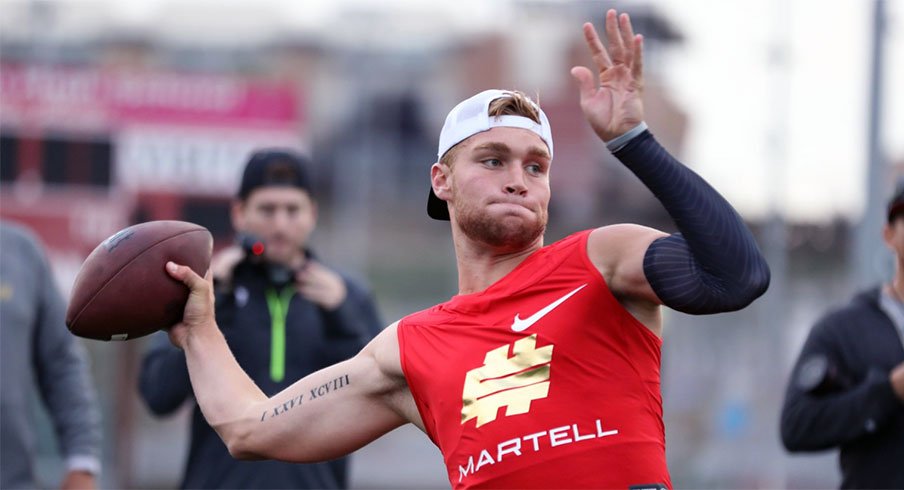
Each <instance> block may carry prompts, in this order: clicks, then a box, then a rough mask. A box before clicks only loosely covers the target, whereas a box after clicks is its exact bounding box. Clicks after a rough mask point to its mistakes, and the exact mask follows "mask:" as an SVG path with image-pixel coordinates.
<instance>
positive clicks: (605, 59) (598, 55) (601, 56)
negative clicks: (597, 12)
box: [584, 22, 612, 73]
mask: <svg viewBox="0 0 904 490" xmlns="http://www.w3.org/2000/svg"><path fill="white" fill-rule="evenodd" d="M584 40H585V41H587V47H588V48H590V55H591V56H593V61H594V63H596V66H597V68H598V69H599V71H600V73H602V72H603V71H605V70H606V68H609V67H610V66H612V60H611V59H609V53H607V52H606V48H605V47H603V43H602V42H601V41H600V37H599V35H597V33H596V29H595V28H594V27H593V24H591V23H590V22H585V23H584Z"/></svg>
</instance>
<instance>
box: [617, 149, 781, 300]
mask: <svg viewBox="0 0 904 490" xmlns="http://www.w3.org/2000/svg"><path fill="white" fill-rule="evenodd" d="M614 155H615V156H616V157H617V158H618V159H619V160H620V161H621V162H622V163H624V164H625V166H627V167H628V169H630V170H631V171H632V172H633V173H634V174H635V175H636V176H637V177H638V178H639V179H640V180H641V182H643V183H644V184H645V185H646V186H647V187H648V188H649V189H650V191H652V192H653V194H654V195H655V196H656V197H657V198H658V199H659V201H660V202H661V203H662V205H663V207H665V209H666V211H668V213H669V215H670V216H671V217H672V219H673V220H674V221H675V224H676V225H677V227H678V230H679V232H680V233H676V234H673V235H670V236H668V237H663V238H660V239H658V240H656V241H654V242H653V243H652V244H651V245H650V247H649V248H648V249H647V251H646V253H645V255H644V263H643V270H644V274H645V275H646V278H647V281H648V282H649V283H650V286H651V287H652V288H653V291H654V292H655V293H656V295H657V296H659V299H660V300H662V302H663V304H664V305H666V306H668V307H670V308H672V309H675V310H678V311H682V312H684V313H690V314H708V313H719V312H725V311H734V310H739V309H741V308H743V307H745V306H747V305H748V304H750V303H751V302H752V301H753V300H755V299H756V298H758V297H759V296H760V295H762V294H763V293H764V292H765V291H766V289H767V288H768V286H769V275H770V274H769V266H768V264H767V263H766V260H765V259H764V258H763V256H762V254H761V253H760V251H759V248H758V247H757V244H756V241H755V240H754V238H753V235H752V234H751V232H750V230H749V229H748V228H747V225H746V224H745V223H744V221H743V220H742V219H741V217H740V216H739V215H738V214H737V212H735V210H734V208H732V207H731V205H730V204H729V203H728V201H726V200H725V199H724V198H723V197H722V196H721V195H719V193H718V192H717V191H716V190H715V189H713V188H712V187H711V186H710V185H709V184H707V183H706V181H704V180H703V179H702V178H701V177H700V176H699V175H697V174H696V173H694V172H693V171H691V170H690V169H688V168H687V167H685V166H684V165H683V164H681V162H679V161H678V160H676V159H675V158H674V157H673V156H671V155H670V154H669V153H668V152H667V151H666V150H665V149H664V148H663V147H662V146H660V145H659V143H658V142H657V141H656V139H655V138H653V135H652V134H651V133H650V132H649V131H643V132H642V133H641V134H640V135H639V136H637V137H635V138H633V139H632V140H631V141H630V142H628V143H627V144H625V145H624V146H623V147H621V148H620V149H618V150H616V151H615V153H614Z"/></svg>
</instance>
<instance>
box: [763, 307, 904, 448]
mask: <svg viewBox="0 0 904 490" xmlns="http://www.w3.org/2000/svg"><path fill="white" fill-rule="evenodd" d="M832 321H833V320H832V317H831V316H828V317H826V318H824V319H823V320H821V321H820V322H819V323H817V324H816V326H815V327H814V328H813V329H812V330H811V331H810V335H809V336H808V337H807V340H806V342H805V343H804V346H803V349H802V350H801V353H800V356H799V358H798V359H797V362H796V363H795V366H794V370H793V371H792V375H791V379H790V380H789V382H788V387H787V390H786V392H785V400H784V403H783V405H782V413H781V422H780V425H781V427H780V428H781V436H782V443H783V444H784V445H785V448H786V449H788V450H789V451H792V452H795V451H818V450H823V449H829V448H832V447H835V446H838V445H841V444H845V443H848V442H851V441H853V440H855V439H858V438H860V437H863V436H868V435H870V434H872V433H874V432H876V431H877V430H880V429H881V428H882V427H883V426H884V425H885V424H887V423H888V421H889V420H890V419H891V418H892V416H893V415H894V412H895V411H896V410H900V407H901V404H900V402H899V401H898V400H897V398H896V397H895V394H894V391H893V390H892V387H891V383H890V382H889V380H888V373H886V372H883V371H882V370H881V369H878V368H872V369H870V370H869V371H868V372H867V375H866V376H865V377H864V378H863V379H862V380H859V382H855V383H854V384H853V386H851V387H850V388H847V389H843V390H839V391H832V392H828V393H812V392H807V391H804V390H803V389H801V388H800V387H799V386H798V384H797V382H796V377H797V376H798V373H799V370H800V368H801V365H802V363H803V362H804V361H805V360H806V359H808V358H811V357H812V356H817V355H819V356H824V357H825V358H826V359H827V360H828V362H829V364H830V365H832V366H834V367H835V368H837V369H842V367H843V362H842V359H841V356H840V352H839V349H841V348H842V345H839V342H840V339H837V338H835V337H833V335H832V331H831V328H830V325H831V322H832Z"/></svg>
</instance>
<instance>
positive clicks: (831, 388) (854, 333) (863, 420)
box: [781, 180, 904, 488]
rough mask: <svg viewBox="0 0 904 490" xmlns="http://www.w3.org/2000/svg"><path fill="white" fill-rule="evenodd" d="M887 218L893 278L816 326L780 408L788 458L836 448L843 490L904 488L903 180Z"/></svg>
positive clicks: (889, 208) (888, 209) (855, 299)
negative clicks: (789, 453) (799, 453)
mask: <svg viewBox="0 0 904 490" xmlns="http://www.w3.org/2000/svg"><path fill="white" fill-rule="evenodd" d="M886 219H887V221H886V224H885V228H884V230H883V238H884V239H885V244H886V245H887V246H888V248H890V249H891V251H892V252H893V253H894V256H895V271H894V277H893V278H892V280H891V282H890V283H887V284H882V285H880V286H879V287H875V288H873V289H870V290H868V291H864V292H861V293H859V294H858V295H856V296H855V297H854V298H853V300H851V302H850V303H849V304H848V305H846V306H844V307H842V308H839V309H836V310H833V311H831V312H829V313H827V314H826V315H825V316H823V317H822V318H821V319H820V320H819V321H818V322H817V323H816V325H814V326H813V329H812V330H811V331H810V335H809V337H807V340H806V342H805V343H804V346H803V349H802V350H801V353H800V356H799V357H798V359H797V362H796V363H795V366H794V370H793V371H792V374H791V379H790V381H789V382H788V388H787V391H786V394H785V402H784V406H783V408H782V418H781V433H782V442H783V443H784V444H785V447H786V448H787V449H788V450H789V451H792V452H798V451H820V450H826V449H831V448H835V447H839V448H840V449H841V454H840V459H839V461H840V464H841V476H842V479H841V487H842V488H904V180H902V181H900V182H899V184H898V186H897V189H896V190H895V192H894V195H893V196H892V198H891V199H890V200H889V202H888V207H887V209H886Z"/></svg>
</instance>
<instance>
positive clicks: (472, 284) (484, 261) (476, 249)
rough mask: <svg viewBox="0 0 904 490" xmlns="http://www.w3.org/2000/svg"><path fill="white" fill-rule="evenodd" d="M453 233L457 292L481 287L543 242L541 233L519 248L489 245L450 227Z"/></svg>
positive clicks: (503, 272) (478, 289) (521, 260)
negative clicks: (456, 267)
mask: <svg viewBox="0 0 904 490" xmlns="http://www.w3.org/2000/svg"><path fill="white" fill-rule="evenodd" d="M453 235H454V236H453V240H454V243H455V258H456V261H457V262H458V294H472V293H477V292H480V291H483V290H484V289H486V288H488V287H490V286H491V285H493V283H495V282H496V281H498V280H500V279H502V278H503V277H505V275H506V274H508V273H509V272H511V271H512V270H513V269H514V268H515V267H518V264H520V263H521V262H523V261H524V259H526V258H527V257H528V256H530V254H532V253H534V252H535V251H537V250H539V249H540V247H542V246H543V236H542V235H541V236H540V237H539V238H537V239H536V240H535V241H534V242H532V243H531V244H529V245H528V246H526V247H523V248H521V249H506V248H499V247H491V246H489V245H486V244H484V243H479V242H475V241H474V240H471V239H469V238H468V237H465V236H464V235H463V234H461V233H455V232H454V231H453Z"/></svg>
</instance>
